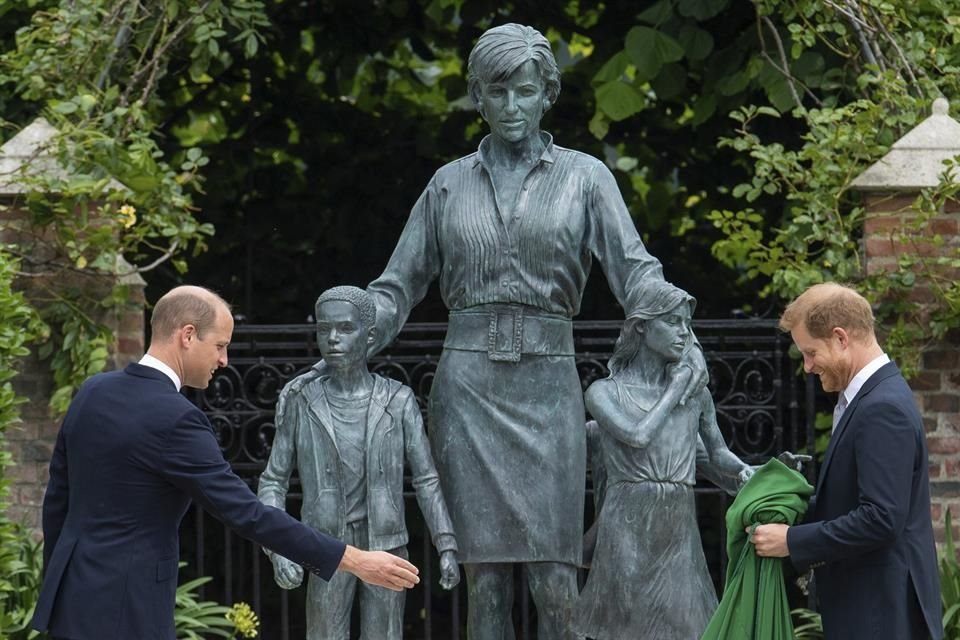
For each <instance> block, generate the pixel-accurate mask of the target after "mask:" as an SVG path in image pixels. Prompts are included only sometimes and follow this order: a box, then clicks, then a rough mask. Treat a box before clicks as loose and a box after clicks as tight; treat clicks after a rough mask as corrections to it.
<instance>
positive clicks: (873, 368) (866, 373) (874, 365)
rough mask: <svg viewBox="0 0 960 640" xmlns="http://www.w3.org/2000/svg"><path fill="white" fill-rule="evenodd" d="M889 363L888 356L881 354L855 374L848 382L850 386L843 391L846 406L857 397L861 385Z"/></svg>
mask: <svg viewBox="0 0 960 640" xmlns="http://www.w3.org/2000/svg"><path fill="white" fill-rule="evenodd" d="M888 362H890V356H888V355H887V354H885V353H881V354H880V355H878V356H877V357H876V358H874V359H873V360H871V361H870V362H868V363H867V364H866V366H865V367H864V368H863V369H860V371H858V372H857V375H855V376H853V380H851V381H850V384H848V385H847V388H846V389H844V390H843V397H844V398H846V400H847V404H850V403H851V402H853V399H854V398H855V397H857V393H859V392H860V388H861V387H863V383H865V382H866V381H867V380H869V379H870V376H872V375H873V374H875V373H876V372H877V371H878V370H879V369H880V367H882V366H883V365H885V364H887V363H888Z"/></svg>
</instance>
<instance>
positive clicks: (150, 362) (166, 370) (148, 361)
mask: <svg viewBox="0 0 960 640" xmlns="http://www.w3.org/2000/svg"><path fill="white" fill-rule="evenodd" d="M140 364H142V365H143V366H145V367H150V368H151V369H156V370H157V371H159V372H160V373H162V374H164V375H165V376H167V377H168V378H170V381H171V382H173V386H175V387H176V388H177V391H180V387H181V386H182V385H181V384H180V376H178V375H177V374H176V372H174V370H173V369H171V368H170V365H168V364H167V363H166V362H164V361H163V360H160V359H159V358H154V357H153V356H152V355H150V354H149V353H145V354H143V357H142V358H140Z"/></svg>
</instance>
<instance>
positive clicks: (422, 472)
mask: <svg viewBox="0 0 960 640" xmlns="http://www.w3.org/2000/svg"><path fill="white" fill-rule="evenodd" d="M401 393H403V395H404V396H405V397H404V401H403V441H404V442H403V445H404V455H405V457H406V461H407V465H408V466H409V467H410V473H411V475H412V478H413V489H414V493H415V494H416V496H417V504H418V505H419V506H420V511H421V512H422V513H423V518H424V520H425V521H426V523H427V528H429V529H430V537H431V540H433V545H434V546H435V547H436V548H437V551H438V552H440V553H441V554H442V553H444V552H447V551H453V552H456V551H457V538H456V536H455V535H454V533H453V522H452V521H451V519H450V514H449V512H448V511H447V503H446V502H445V501H444V497H443V490H442V489H441V487H440V478H439V476H438V475H437V468H436V465H434V463H433V456H431V455H430V443H429V442H428V441H427V434H426V432H425V431H424V428H423V418H422V417H421V416H420V407H419V406H418V405H417V401H416V398H415V397H414V395H413V392H412V391H410V390H409V389H407V388H404V389H403V390H402V391H401Z"/></svg>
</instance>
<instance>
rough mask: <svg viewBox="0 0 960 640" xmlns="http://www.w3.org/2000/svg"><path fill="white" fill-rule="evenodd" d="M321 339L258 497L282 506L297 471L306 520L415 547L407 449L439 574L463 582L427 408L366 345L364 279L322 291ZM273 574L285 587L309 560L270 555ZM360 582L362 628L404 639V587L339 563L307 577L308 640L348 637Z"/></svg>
mask: <svg viewBox="0 0 960 640" xmlns="http://www.w3.org/2000/svg"><path fill="white" fill-rule="evenodd" d="M316 317H317V343H318V345H319V347H320V353H321V354H322V356H323V359H324V361H325V362H326V369H325V370H324V373H323V374H322V375H316V374H315V373H314V372H310V373H308V374H305V375H302V376H299V377H298V378H295V379H294V380H291V381H290V382H289V383H288V384H287V385H286V386H285V387H284V388H283V391H282V392H281V393H280V398H279V400H278V402H277V413H276V426H277V432H276V436H275V437H274V441H273V448H272V450H271V452H270V459H269V461H268V462H267V467H266V469H265V470H264V472H263V474H262V475H261V476H260V486H259V491H258V495H259V497H260V500H261V501H263V502H264V503H265V504H269V505H272V506H275V507H278V508H280V509H284V508H285V503H286V495H287V490H288V488H289V483H290V474H291V473H292V472H293V470H294V469H296V470H297V472H298V474H299V478H300V484H301V486H302V488H303V507H302V510H301V519H302V520H303V522H304V523H306V524H309V525H311V526H313V527H316V528H317V529H318V530H320V531H323V532H324V533H328V534H330V535H332V536H335V537H337V538H339V539H340V540H343V541H344V542H346V543H348V544H352V545H354V546H356V547H359V548H361V549H375V550H382V551H388V552H390V553H394V554H396V555H398V556H401V557H403V558H406V557H407V549H406V544H407V541H408V534H407V528H406V523H405V522H404V505H403V473H404V460H406V462H407V464H408V465H409V467H410V471H411V474H412V477H413V488H414V490H415V492H416V496H417V502H418V503H419V505H420V510H421V511H422V512H423V515H424V518H425V520H426V523H427V527H428V528H429V529H430V533H431V538H432V540H433V544H434V546H435V547H436V548H437V550H438V551H439V552H440V572H441V578H440V584H441V586H443V587H444V588H445V589H452V588H453V587H454V586H455V585H456V584H457V583H458V582H459V581H460V571H459V568H458V566H457V556H456V552H457V542H456V538H455V536H454V532H453V526H452V524H451V522H450V516H449V515H448V512H447V507H446V504H445V502H444V499H443V493H442V492H441V490H440V481H439V480H438V478H437V471H436V469H435V467H434V463H433V458H432V457H431V454H430V447H429V444H428V442H427V438H426V434H425V432H424V429H423V420H422V418H421V415H420V408H419V406H418V405H417V401H416V398H415V397H414V394H413V391H411V390H410V388H409V387H406V386H404V385H402V384H401V383H399V382H397V381H395V380H390V379H388V378H384V377H382V376H379V375H376V374H372V373H370V371H369V370H368V368H367V349H368V347H369V345H370V344H371V342H372V341H373V340H374V333H375V331H376V329H375V326H376V307H375V305H374V302H373V299H372V298H371V296H370V294H368V293H367V292H366V291H364V290H362V289H358V288H356V287H334V288H332V289H328V290H327V291H324V292H323V294H322V295H321V296H320V298H319V299H318V300H317V304H316ZM267 553H268V555H270V556H271V559H272V561H273V567H274V579H275V580H276V582H277V584H278V585H280V586H281V587H283V588H284V589H293V588H296V587H297V586H299V585H300V583H301V582H302V581H303V569H302V568H301V567H300V566H299V565H297V564H294V563H293V562H291V561H289V560H287V559H286V558H284V557H282V556H279V555H276V554H271V553H270V552H267ZM358 589H359V591H360V619H361V635H362V637H364V638H382V639H384V640H399V639H400V638H401V637H402V635H403V604H404V592H403V591H391V590H389V589H385V588H382V587H375V586H370V585H367V584H364V583H361V582H358V581H357V580H356V579H355V578H354V577H353V576H352V575H350V574H347V573H337V574H336V575H335V576H334V577H333V578H332V579H331V580H330V582H324V581H323V580H318V579H315V578H314V577H311V578H310V580H309V584H308V585H307V608H306V609H307V640H348V639H349V637H350V611H351V608H352V606H353V601H354V596H355V593H356V591H357V590H358Z"/></svg>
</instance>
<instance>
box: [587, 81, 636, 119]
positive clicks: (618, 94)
mask: <svg viewBox="0 0 960 640" xmlns="http://www.w3.org/2000/svg"><path fill="white" fill-rule="evenodd" d="M596 96H597V108H598V109H599V110H600V111H602V112H603V113H604V115H606V116H607V117H608V118H610V119H611V120H613V121H614V122H620V121H621V120H626V119H627V118H629V117H630V116H632V115H634V114H636V113H638V112H639V111H640V110H641V109H643V107H644V106H645V100H644V99H643V96H642V95H640V92H639V91H637V90H636V89H634V88H633V87H632V86H631V85H629V84H626V83H625V82H620V81H619V80H614V81H613V82H608V83H606V84H604V85H601V86H600V87H598V88H597V90H596Z"/></svg>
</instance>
